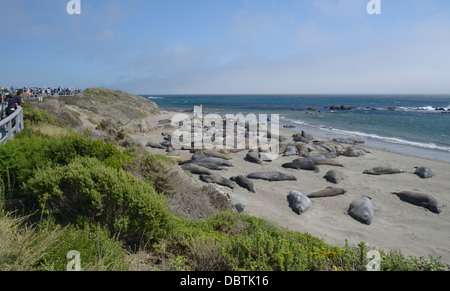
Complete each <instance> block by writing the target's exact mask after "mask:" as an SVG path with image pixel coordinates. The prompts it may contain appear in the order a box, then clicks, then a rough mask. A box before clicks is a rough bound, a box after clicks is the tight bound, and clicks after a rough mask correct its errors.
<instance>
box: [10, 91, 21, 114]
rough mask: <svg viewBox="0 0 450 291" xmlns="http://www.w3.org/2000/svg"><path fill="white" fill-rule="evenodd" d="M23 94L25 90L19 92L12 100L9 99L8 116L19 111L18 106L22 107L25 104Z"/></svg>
mask: <svg viewBox="0 0 450 291" xmlns="http://www.w3.org/2000/svg"><path fill="white" fill-rule="evenodd" d="M22 94H23V90H21V89H20V90H18V91H17V94H16V95H14V96H13V97H12V98H11V99H9V102H8V107H6V114H7V115H8V116H10V115H11V114H13V113H14V112H15V111H16V110H17V106H20V105H22V104H23V100H22Z"/></svg>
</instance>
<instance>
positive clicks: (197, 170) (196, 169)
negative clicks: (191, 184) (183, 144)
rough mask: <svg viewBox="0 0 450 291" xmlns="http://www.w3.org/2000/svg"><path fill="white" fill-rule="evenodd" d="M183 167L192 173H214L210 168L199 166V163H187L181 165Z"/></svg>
mask: <svg viewBox="0 0 450 291" xmlns="http://www.w3.org/2000/svg"><path fill="white" fill-rule="evenodd" d="M181 169H183V170H184V171H188V172H191V173H192V174H197V175H212V172H211V170H210V169H208V168H205V167H202V166H199V165H197V164H185V165H182V166H181Z"/></svg>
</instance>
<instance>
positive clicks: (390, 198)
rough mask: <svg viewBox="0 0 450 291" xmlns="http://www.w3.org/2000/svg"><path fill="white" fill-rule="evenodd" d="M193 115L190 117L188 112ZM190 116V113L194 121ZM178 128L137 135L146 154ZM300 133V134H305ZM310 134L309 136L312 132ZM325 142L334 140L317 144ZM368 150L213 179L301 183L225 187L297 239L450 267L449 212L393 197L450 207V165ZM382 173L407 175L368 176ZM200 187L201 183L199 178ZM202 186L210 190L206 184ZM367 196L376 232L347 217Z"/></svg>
mask: <svg viewBox="0 0 450 291" xmlns="http://www.w3.org/2000/svg"><path fill="white" fill-rule="evenodd" d="M177 113H180V112H172V111H167V110H164V111H162V114H161V115H158V116H155V117H154V118H155V122H156V123H157V122H158V120H161V119H167V118H168V119H170V118H171V116H173V114H177ZM184 113H186V112H184ZM188 115H189V113H188ZM171 130H174V128H171V127H162V128H160V129H158V130H156V131H154V132H150V133H145V134H142V133H136V134H133V135H132V138H134V139H135V140H136V141H137V142H138V143H140V144H141V145H142V146H143V147H145V146H146V144H147V142H149V141H152V142H158V143H159V142H162V141H163V137H162V135H161V132H168V131H169V132H170V131H171ZM301 130H302V129H301V128H299V127H297V128H296V129H294V131H297V132H301ZM305 131H307V130H306V129H305ZM292 133H293V131H292V129H285V128H280V135H282V136H285V137H286V138H287V139H288V142H289V141H291V136H292ZM314 138H317V140H329V139H328V138H322V137H316V136H314ZM357 146H358V147H361V148H365V149H366V150H367V151H368V152H369V153H367V154H365V155H364V156H361V157H345V156H339V157H337V158H336V159H335V160H336V161H338V162H339V163H341V164H343V165H344V167H334V166H328V165H320V166H319V168H320V172H319V173H315V172H313V171H305V170H294V169H284V168H282V167H281V165H282V164H283V163H287V162H292V160H293V159H295V158H298V156H296V157H293V156H289V157H283V156H280V157H279V158H278V159H276V160H274V161H272V162H266V163H265V164H264V165H258V164H253V163H250V162H248V161H246V160H245V159H244V158H245V155H246V154H247V150H243V151H240V152H237V153H230V156H231V160H230V162H231V163H232V164H233V167H230V168H226V169H225V170H223V171H213V172H214V174H218V175H220V176H222V177H225V178H228V179H229V178H230V177H232V176H237V175H247V174H249V173H252V172H268V171H279V172H282V173H286V174H291V175H294V176H295V177H296V178H297V181H282V182H268V181H262V180H252V181H253V182H254V185H255V190H256V193H252V192H249V191H248V190H246V189H244V188H241V187H236V188H234V189H233V190H232V189H230V188H227V187H224V191H226V192H228V193H232V194H235V195H238V196H239V197H240V198H241V199H243V200H244V201H246V206H245V210H244V213H246V214H249V215H252V216H255V217H263V218H266V219H268V220H269V221H273V222H275V223H277V224H278V225H280V226H282V227H285V228H287V229H289V230H292V231H299V232H303V233H309V234H311V235H314V236H316V237H318V238H321V239H323V240H324V241H325V242H326V243H329V244H333V245H337V246H344V245H345V242H346V240H348V243H349V244H351V245H357V244H359V243H360V242H361V241H365V242H366V243H367V244H368V245H369V246H370V247H376V248H377V249H379V250H383V251H391V250H400V251H401V252H402V253H403V254H404V255H407V256H415V257H419V256H424V257H427V256H435V257H442V259H443V260H444V261H445V262H447V263H448V262H450V246H449V244H448V241H449V239H450V231H449V230H450V211H449V209H448V208H447V207H444V208H443V210H442V212H441V213H440V214H435V213H432V212H431V211H428V210H427V209H425V208H423V207H418V206H415V205H412V204H409V203H406V202H403V201H401V200H400V199H399V198H398V197H397V196H395V195H393V194H391V193H392V192H400V191H416V192H422V193H427V194H431V195H433V196H435V197H436V198H437V199H438V200H439V202H440V203H441V204H443V205H450V195H448V189H450V181H449V180H448V178H447V177H446V173H448V172H449V170H450V163H447V162H442V161H435V160H429V159H424V158H420V157H413V156H408V155H404V154H399V153H394V152H389V151H386V150H383V149H377V148H372V147H369V146H367V145H365V144H361V145H357ZM147 149H148V151H150V152H151V153H153V154H163V155H166V154H167V152H166V151H165V150H164V149H154V148H149V147H147ZM191 157H192V153H190V151H188V150H182V151H180V154H179V155H178V156H177V158H178V159H181V160H189V159H191ZM377 166H390V167H396V168H400V169H402V170H404V171H405V173H402V174H395V175H382V176H371V175H364V174H363V171H364V170H367V169H371V168H374V167H377ZM420 166H427V167H430V168H431V169H432V170H433V172H434V173H435V176H434V177H432V178H430V179H421V178H419V177H418V176H416V175H414V174H412V172H414V170H415V169H414V167H420ZM332 169H336V170H340V171H342V173H343V175H344V180H343V181H342V182H340V184H338V185H335V184H331V183H329V182H327V181H326V180H325V179H324V178H323V176H324V175H325V174H326V173H327V172H328V171H329V170H332ZM192 176H193V177H194V178H196V179H198V177H199V176H198V175H192ZM198 182H199V183H203V182H201V181H200V180H198ZM329 186H332V187H338V188H344V189H346V190H347V193H345V195H341V196H337V197H327V198H319V199H311V201H312V207H311V209H310V210H308V211H307V212H306V213H304V214H302V215H298V214H296V213H294V212H293V211H292V209H291V208H290V207H289V206H288V203H287V200H286V197H287V195H288V193H289V192H290V191H292V190H295V191H299V192H301V193H311V192H313V191H316V190H319V189H323V188H326V187H329ZM362 195H365V196H369V197H371V198H372V203H373V205H374V220H373V223H372V224H371V225H364V224H362V223H360V222H358V221H356V220H354V219H353V218H352V217H350V216H349V215H348V214H347V211H348V207H349V205H350V204H351V202H352V201H353V200H354V199H356V198H359V197H360V196H362Z"/></svg>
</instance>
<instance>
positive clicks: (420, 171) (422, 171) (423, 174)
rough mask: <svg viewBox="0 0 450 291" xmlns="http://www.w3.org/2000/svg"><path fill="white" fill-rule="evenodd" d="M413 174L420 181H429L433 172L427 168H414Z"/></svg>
mask: <svg viewBox="0 0 450 291" xmlns="http://www.w3.org/2000/svg"><path fill="white" fill-rule="evenodd" d="M414 174H416V175H417V176H419V177H420V178H422V179H429V178H431V177H433V176H434V173H433V171H432V170H431V169H430V168H428V167H416V171H415V172H414Z"/></svg>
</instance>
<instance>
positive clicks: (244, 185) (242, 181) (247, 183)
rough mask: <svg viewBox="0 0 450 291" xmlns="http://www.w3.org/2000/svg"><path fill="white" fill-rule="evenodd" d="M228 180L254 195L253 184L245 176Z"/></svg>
mask: <svg viewBox="0 0 450 291" xmlns="http://www.w3.org/2000/svg"><path fill="white" fill-rule="evenodd" d="M230 180H231V181H233V182H236V184H238V185H239V186H241V187H242V188H245V189H247V190H248V191H250V192H253V193H256V192H255V189H254V184H253V182H252V181H251V180H250V179H249V178H247V177H246V176H243V175H239V176H235V177H231V178H230Z"/></svg>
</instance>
